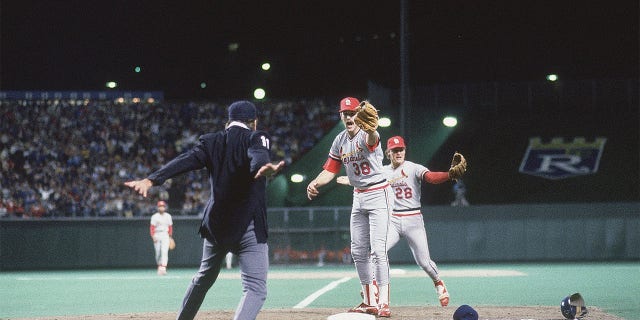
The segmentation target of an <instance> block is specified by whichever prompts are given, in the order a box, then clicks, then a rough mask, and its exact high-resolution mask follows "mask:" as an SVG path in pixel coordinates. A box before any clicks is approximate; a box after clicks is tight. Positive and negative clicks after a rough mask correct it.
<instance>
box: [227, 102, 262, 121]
mask: <svg viewBox="0 0 640 320" xmlns="http://www.w3.org/2000/svg"><path fill="white" fill-rule="evenodd" d="M256 114H257V111H256V106H255V105H254V104H253V103H251V102H249V101H246V100H241V101H236V102H234V103H232V104H231V105H230V106H229V120H231V121H234V120H237V121H243V122H246V121H249V120H254V119H256V118H257V116H256Z"/></svg>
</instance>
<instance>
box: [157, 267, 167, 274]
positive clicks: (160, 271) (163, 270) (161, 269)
mask: <svg viewBox="0 0 640 320" xmlns="http://www.w3.org/2000/svg"><path fill="white" fill-rule="evenodd" d="M166 274H167V267H163V266H158V275H159V276H164V275H166Z"/></svg>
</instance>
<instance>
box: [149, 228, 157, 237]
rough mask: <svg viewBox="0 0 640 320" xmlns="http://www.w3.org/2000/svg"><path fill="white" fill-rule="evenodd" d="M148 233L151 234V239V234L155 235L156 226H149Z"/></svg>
mask: <svg viewBox="0 0 640 320" xmlns="http://www.w3.org/2000/svg"><path fill="white" fill-rule="evenodd" d="M149 232H150V233H151V236H152V237H153V234H154V233H156V226H154V225H151V226H150V227H149Z"/></svg>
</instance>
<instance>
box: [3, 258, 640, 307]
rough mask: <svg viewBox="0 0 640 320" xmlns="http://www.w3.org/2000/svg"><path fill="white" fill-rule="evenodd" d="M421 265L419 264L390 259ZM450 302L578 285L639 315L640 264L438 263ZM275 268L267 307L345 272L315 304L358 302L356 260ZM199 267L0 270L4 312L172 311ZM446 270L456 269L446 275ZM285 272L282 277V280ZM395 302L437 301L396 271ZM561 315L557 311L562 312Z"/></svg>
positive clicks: (564, 290)
mask: <svg viewBox="0 0 640 320" xmlns="http://www.w3.org/2000/svg"><path fill="white" fill-rule="evenodd" d="M392 267H393V268H394V269H397V268H402V269H406V270H409V271H418V270H419V268H418V267H417V266H416V265H404V266H398V265H394V266H392ZM439 268H440V271H441V272H442V274H443V279H444V280H445V282H446V284H447V287H448V289H449V292H450V294H451V304H452V305H460V304H470V305H475V306H481V305H487V306H488V305H492V306H500V305H504V306H536V305H544V306H556V305H557V306H558V308H559V304H560V300H561V299H562V298H563V297H565V296H567V295H570V294H572V293H574V292H580V293H581V294H582V296H583V297H584V299H585V302H586V303H587V306H597V307H599V308H601V309H603V310H605V311H606V312H609V313H612V314H615V315H617V316H620V317H623V318H625V319H629V320H634V319H640V304H638V298H640V264H638V263H632V262H624V263H557V264H554V263H550V264H541V263H531V264H479V265H469V264H464V265H463V264H452V265H440V266H439ZM270 270H271V272H272V273H274V274H275V273H285V274H287V273H291V278H287V277H282V276H281V277H277V278H276V277H274V278H271V279H269V282H268V286H269V296H268V298H267V301H266V303H265V306H264V308H292V307H293V306H295V305H296V304H298V303H300V302H301V301H302V300H303V299H305V298H306V297H307V296H309V295H311V294H312V293H314V292H316V291H317V290H320V289H321V288H323V287H325V286H326V285H328V284H329V283H331V282H333V281H336V280H338V279H340V278H342V277H344V276H345V274H346V275H348V276H350V277H352V278H351V279H350V280H348V281H346V282H344V283H341V284H338V285H337V287H336V288H335V289H333V290H330V291H328V292H326V293H325V294H323V295H321V296H319V297H318V298H317V299H316V300H314V301H313V302H312V303H311V304H309V305H308V307H310V308H323V307H343V308H349V307H352V306H353V305H356V304H357V303H358V302H359V299H360V295H359V291H360V287H359V282H358V280H357V276H356V273H355V268H354V267H353V266H325V267H322V268H319V267H315V266H302V267H300V266H295V267H294V266H289V267H286V266H272V267H271V269H270ZM473 270H509V271H517V272H520V273H521V274H522V275H518V276H494V277H477V276H462V273H463V272H464V271H473ZM195 271H196V268H195V267H194V268H189V269H171V268H170V269H169V275H168V276H165V277H159V276H157V275H156V274H155V270H154V269H149V270H146V269H145V270H142V269H136V270H76V271H39V272H3V273H0V318H14V317H38V316H61V315H84V314H106V313H131V312H148V311H151V312H175V311H177V309H178V306H179V305H180V303H181V301H182V296H183V294H184V292H185V290H186V288H187V286H188V284H189V282H190V281H191V277H192V276H193V274H194V273H195ZM309 271H319V272H327V271H339V272H343V274H342V275H341V276H336V275H333V276H327V277H320V278H318V277H302V278H300V277H295V275H296V274H297V273H300V272H309ZM238 273H239V272H238V270H237V269H233V270H223V271H222V273H221V275H222V277H221V278H220V279H218V281H217V282H216V284H214V286H213V288H212V289H211V290H210V291H209V293H208V295H207V298H206V299H205V302H204V303H203V305H202V310H212V309H225V310H230V309H235V307H236V304H237V303H238V301H239V297H240V295H241V290H242V289H241V286H240V280H239V279H236V278H234V277H235V276H237V275H238ZM447 274H449V275H451V276H447ZM283 278H284V279H283ZM391 301H392V304H393V305H394V306H403V305H404V306H416V305H438V301H437V299H436V296H435V292H434V289H433V284H432V283H431V281H430V280H429V279H427V278H426V275H425V276H423V275H422V274H418V275H417V276H415V277H400V276H393V275H392V282H391ZM559 315H560V314H559Z"/></svg>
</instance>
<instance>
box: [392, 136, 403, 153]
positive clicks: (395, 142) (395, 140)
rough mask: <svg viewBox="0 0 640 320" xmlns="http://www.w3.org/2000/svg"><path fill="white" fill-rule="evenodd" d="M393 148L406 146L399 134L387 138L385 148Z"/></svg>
mask: <svg viewBox="0 0 640 320" xmlns="http://www.w3.org/2000/svg"><path fill="white" fill-rule="evenodd" d="M395 148H406V146H405V144H404V139H402V137H401V136H393V137H391V138H389V140H387V150H391V149H395Z"/></svg>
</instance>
